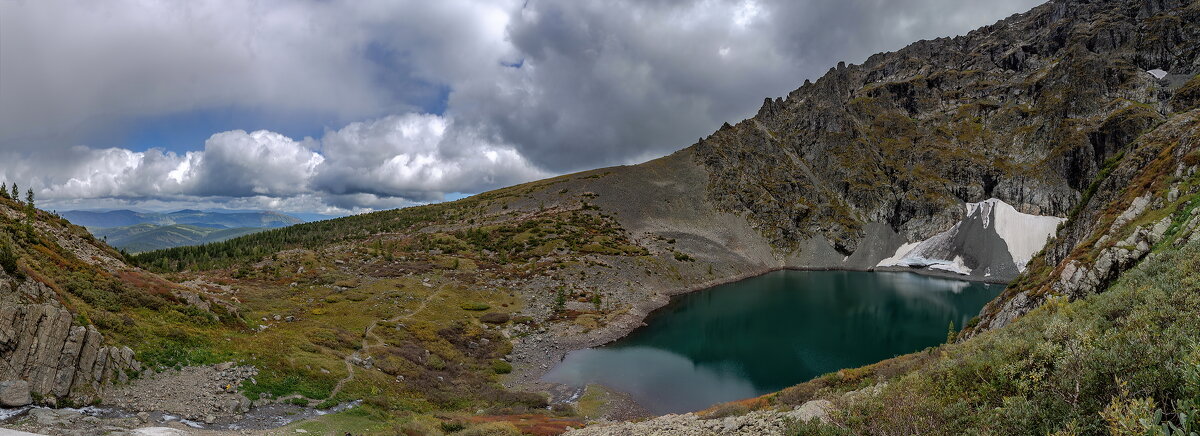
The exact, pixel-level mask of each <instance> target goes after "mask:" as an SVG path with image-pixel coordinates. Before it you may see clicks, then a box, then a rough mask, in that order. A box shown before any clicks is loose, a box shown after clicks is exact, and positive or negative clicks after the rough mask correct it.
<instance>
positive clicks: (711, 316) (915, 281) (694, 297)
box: [545, 271, 1004, 413]
mask: <svg viewBox="0 0 1200 436" xmlns="http://www.w3.org/2000/svg"><path fill="white" fill-rule="evenodd" d="M1003 289H1004V286H1002V285H989V284H984V283H972V282H963V281H957V280H946V279H939V278H933V277H926V276H921V275H917V274H911V273H889V272H848V271H779V272H773V273H770V274H766V275H763V276H759V277H754V278H750V279H746V280H743V281H740V282H736V283H730V284H727V285H722V286H717V287H714V288H711V289H706V290H703V291H698V292H693V293H690V294H686V295H682V296H679V297H677V298H675V299H673V300H672V301H671V303H670V304H669V305H667V306H666V307H664V308H662V309H660V310H659V311H656V312H655V313H653V314H652V315H651V316H650V317H649V318H648V319H647V320H646V323H647V324H648V325H647V326H646V327H642V328H640V329H637V330H635V331H634V332H632V333H631V334H630V335H628V336H626V337H625V338H622V339H621V340H618V341H616V342H614V343H612V344H608V345H605V346H603V347H599V348H593V349H586V350H579V351H575V352H572V353H570V354H569V355H567V357H566V359H564V360H563V362H562V363H560V364H559V365H558V366H556V367H555V368H554V369H553V370H551V372H550V373H548V374H547V375H546V376H545V379H546V380H548V381H553V382H558V383H564V384H568V385H574V386H583V385H585V384H587V383H600V384H603V385H605V386H608V387H610V388H613V389H617V390H620V391H624V392H627V393H629V394H630V395H631V396H633V398H634V399H635V400H637V401H638V403H640V404H641V405H642V406H644V407H646V408H647V409H649V410H650V411H651V412H655V413H676V412H686V411H694V410H700V409H704V408H706V407H708V406H711V405H713V404H716V403H720V402H726V401H732V400H737V399H742V398H747V397H752V396H757V395H762V394H765V393H768V392H773V391H777V390H779V389H782V388H785V387H787V386H791V385H794V384H797V383H800V382H803V381H806V380H809V379H811V378H813V377H816V376H818V375H821V374H825V373H829V372H833V371H837V370H839V369H842V368H850V367H857V366H862V365H865V364H869V363H873V362H877V361H880V360H883V359H887V358H890V357H893V356H896V355H900V354H905V353H910V352H913V351H917V350H921V349H924V348H925V347H929V346H932V345H937V344H939V343H941V342H944V341H945V340H946V330H947V327H948V325H949V324H950V322H951V321H953V322H954V325H955V326H957V327H962V326H963V325H965V324H966V322H967V321H968V320H970V319H971V318H972V317H974V316H975V315H977V314H979V310H980V309H981V308H983V305H984V304H985V303H987V302H988V300H991V299H992V298H993V297H995V296H996V295H997V294H999V293H1000V291H1002V290H1003Z"/></svg>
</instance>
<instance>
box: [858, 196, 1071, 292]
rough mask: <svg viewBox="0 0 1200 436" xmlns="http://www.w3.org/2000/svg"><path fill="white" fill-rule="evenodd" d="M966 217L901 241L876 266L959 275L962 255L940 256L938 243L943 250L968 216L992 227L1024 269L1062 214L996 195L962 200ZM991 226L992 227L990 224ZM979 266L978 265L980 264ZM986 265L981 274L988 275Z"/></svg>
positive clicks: (963, 269)
mask: <svg viewBox="0 0 1200 436" xmlns="http://www.w3.org/2000/svg"><path fill="white" fill-rule="evenodd" d="M965 207H966V210H967V217H966V219H965V220H964V221H960V222H959V223H957V224H955V225H954V227H952V228H950V229H949V230H946V231H945V232H942V233H939V234H937V235H934V236H933V237H931V238H929V239H926V240H923V241H918V242H913V243H907V244H903V245H901V246H900V247H899V248H897V249H896V253H895V254H893V255H892V256H891V257H889V258H887V259H883V260H881V261H879V263H878V264H877V265H876V266H878V267H907V268H929V269H935V270H939V271H948V272H953V273H958V274H963V275H969V274H971V273H972V270H971V268H969V267H967V266H966V264H965V262H964V261H963V259H962V257H961V256H959V255H955V256H954V259H941V258H940V257H941V256H942V255H941V254H937V255H935V254H933V253H938V252H939V250H938V249H939V247H943V248H942V249H941V250H943V251H942V252H943V253H944V250H945V248H944V247H945V244H947V243H948V241H950V240H951V239H952V238H954V237H955V235H957V233H958V231H959V229H960V228H962V224H963V222H965V221H969V220H980V221H981V222H982V223H983V228H984V229H988V228H993V229H994V231H995V232H996V234H997V235H998V236H1000V239H1003V240H1004V243H1005V245H1007V246H1008V254H1009V256H1011V257H1012V260H1013V263H1014V264H1016V266H1017V270H1018V271H1022V272H1023V271H1025V265H1026V264H1028V263H1029V260H1030V259H1032V258H1033V255H1034V253H1037V252H1038V250H1041V249H1042V247H1044V246H1045V245H1046V241H1047V240H1048V239H1050V237H1052V236H1053V235H1054V233H1055V231H1057V230H1058V225H1059V224H1060V223H1062V222H1063V221H1066V219H1065V218H1058V217H1054V216H1042V215H1032V214H1027V213H1021V212H1018V211H1017V209H1016V208H1014V207H1012V206H1011V205H1009V204H1008V203H1005V202H1003V201H1001V200H1000V199H997V198H991V199H988V200H984V201H981V202H978V203H966V204H965ZM993 226H995V227H993ZM981 266H982V265H981ZM991 275H992V274H991V268H990V265H989V266H988V269H987V270H986V274H985V277H990V276H991Z"/></svg>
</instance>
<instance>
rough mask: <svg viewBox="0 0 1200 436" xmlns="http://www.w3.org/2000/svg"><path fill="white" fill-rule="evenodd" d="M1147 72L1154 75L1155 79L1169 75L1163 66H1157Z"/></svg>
mask: <svg viewBox="0 0 1200 436" xmlns="http://www.w3.org/2000/svg"><path fill="white" fill-rule="evenodd" d="M1146 72H1147V73H1150V75H1151V76H1154V78H1155V79H1159V80H1162V78H1163V77H1167V72H1166V71H1163V70H1162V69H1161V68H1155V69H1153V70H1149V71H1146Z"/></svg>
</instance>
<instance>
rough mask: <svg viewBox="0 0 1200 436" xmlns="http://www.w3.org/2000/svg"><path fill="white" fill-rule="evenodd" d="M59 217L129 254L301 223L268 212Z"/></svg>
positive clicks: (103, 213)
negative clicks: (84, 228)
mask: <svg viewBox="0 0 1200 436" xmlns="http://www.w3.org/2000/svg"><path fill="white" fill-rule="evenodd" d="M60 215H62V217H64V218H66V219H67V220H68V221H70V222H71V223H73V224H76V225H79V226H83V227H86V228H87V229H88V231H90V232H92V234H93V235H95V236H96V237H97V238H102V239H104V240H106V241H107V242H108V244H109V245H111V246H113V247H116V248H120V249H123V250H126V251H129V252H132V253H140V252H145V251H153V250H158V249H163V248H171V247H181V246H185V245H200V244H207V243H210V242H220V241H224V240H226V239H232V238H236V237H238V236H242V235H248V234H251V233H257V232H260V231H263V230H267V229H271V228H278V227H287V226H290V225H293V224H299V223H302V222H304V220H302V219H300V218H297V217H294V216H290V215H285V214H282V213H278V212H269V211H237V212H212V211H201V210H180V211H175V212H166V213H157V212H137V211H132V210H112V211H86V210H73V211H66V212H62V213H60Z"/></svg>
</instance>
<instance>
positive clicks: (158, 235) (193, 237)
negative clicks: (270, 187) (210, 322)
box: [89, 223, 266, 253]
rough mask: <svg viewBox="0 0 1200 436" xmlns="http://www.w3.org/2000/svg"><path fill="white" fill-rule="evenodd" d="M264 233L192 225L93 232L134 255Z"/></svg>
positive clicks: (255, 230) (127, 227)
mask: <svg viewBox="0 0 1200 436" xmlns="http://www.w3.org/2000/svg"><path fill="white" fill-rule="evenodd" d="M263 230H266V229H265V228H262V227H234V228H215V227H202V226H197V225H192V224H171V225H156V224H149V223H143V224H136V225H132V226H124V227H94V228H90V229H89V231H91V232H92V234H93V235H95V236H96V237H97V238H101V239H103V240H104V241H105V242H107V243H108V244H109V245H111V246H113V247H114V248H118V249H122V250H125V251H128V252H130V253H140V252H143V251H153V250H160V249H163V248H171V247H180V246H184V245H200V244H207V243H211V242H220V241H224V240H227V239H232V238H236V237H239V236H244V235H248V234H251V233H257V232H261V231H263Z"/></svg>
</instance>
